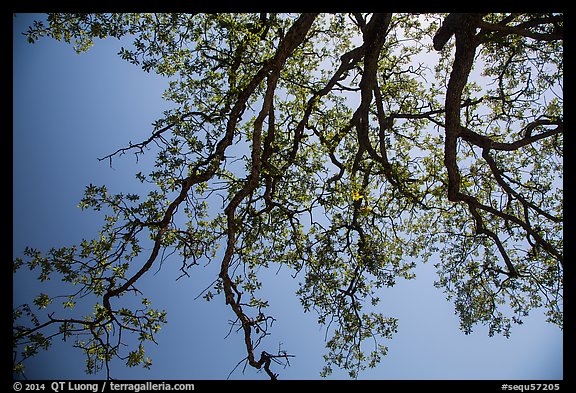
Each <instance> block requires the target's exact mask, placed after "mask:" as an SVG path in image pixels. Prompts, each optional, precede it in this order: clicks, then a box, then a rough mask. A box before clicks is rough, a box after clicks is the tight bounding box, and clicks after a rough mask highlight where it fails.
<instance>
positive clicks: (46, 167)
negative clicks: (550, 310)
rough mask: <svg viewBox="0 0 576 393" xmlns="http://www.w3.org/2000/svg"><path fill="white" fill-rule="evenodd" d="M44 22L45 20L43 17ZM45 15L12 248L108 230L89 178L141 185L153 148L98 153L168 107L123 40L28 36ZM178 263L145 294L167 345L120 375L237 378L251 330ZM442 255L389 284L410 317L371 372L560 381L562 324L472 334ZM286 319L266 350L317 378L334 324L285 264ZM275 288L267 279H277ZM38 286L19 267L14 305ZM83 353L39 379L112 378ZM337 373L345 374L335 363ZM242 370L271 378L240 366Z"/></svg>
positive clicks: (18, 55)
mask: <svg viewBox="0 0 576 393" xmlns="http://www.w3.org/2000/svg"><path fill="white" fill-rule="evenodd" d="M36 17H38V16H36ZM33 19H34V15H31V14H20V15H18V16H17V17H16V18H15V19H14V20H13V21H14V27H13V254H14V256H15V257H16V256H21V255H22V251H23V249H24V247H25V246H31V247H35V248H38V249H40V250H44V251H45V250H48V249H49V248H51V247H61V246H70V245H72V244H75V243H78V242H79V241H81V240H82V238H91V237H92V236H95V235H96V234H97V230H98V226H99V224H100V222H101V221H100V220H101V217H100V216H99V215H98V214H96V213H93V212H89V211H85V212H81V211H80V209H79V208H77V207H76V206H77V204H78V202H79V201H80V199H81V198H82V194H83V190H84V186H85V185H87V184H89V183H93V184H95V185H102V184H106V185H108V188H109V190H110V191H111V192H138V191H139V190H142V185H141V184H140V183H139V182H137V181H136V180H135V179H134V173H136V172H138V171H142V172H143V173H146V170H145V168H146V165H150V163H151V162H152V161H151V160H152V159H153V157H149V158H148V159H147V158H145V157H144V158H141V159H140V161H139V162H138V163H136V160H135V159H134V156H133V155H130V154H128V155H125V156H123V157H121V158H119V159H116V160H115V161H114V162H113V168H110V166H109V164H108V162H107V161H98V159H97V158H98V157H102V156H105V155H107V154H109V153H111V152H113V151H115V150H116V149H118V148H120V147H124V146H126V145H127V144H128V142H129V141H132V142H137V141H141V140H144V139H146V138H147V137H148V136H149V134H150V132H151V129H152V126H151V123H152V122H153V121H154V120H156V119H158V118H160V117H161V116H162V111H163V110H164V109H166V108H168V106H169V104H168V103H167V102H165V101H163V100H162V98H161V95H162V92H163V90H164V88H165V87H166V80H165V79H162V78H159V77H157V76H155V75H152V74H147V73H145V72H143V71H142V70H140V69H139V68H137V67H135V66H133V65H131V64H129V63H127V62H125V61H123V60H121V59H120V58H119V57H118V56H116V53H117V52H118V50H119V48H120V46H121V43H120V42H119V41H118V40H115V39H109V40H105V41H97V42H96V43H95V45H94V47H93V48H92V49H90V50H89V51H88V52H87V53H84V54H81V55H77V54H76V53H75V52H74V50H73V49H72V47H71V46H69V45H67V44H64V43H59V42H56V41H53V40H49V39H43V40H40V41H39V42H37V43H36V44H34V45H30V44H28V43H27V42H26V38H25V37H24V36H22V35H21V33H22V32H23V31H25V30H27V28H28V26H29V25H30V24H31V23H32V20H33ZM178 268H179V264H178V263H177V262H176V263H174V264H172V265H170V264H166V265H165V266H163V267H162V269H161V270H160V271H158V272H156V269H152V270H151V271H150V272H148V274H147V276H146V277H145V278H144V282H143V283H142V285H141V287H140V289H141V290H142V291H143V292H144V293H145V295H146V296H147V297H148V298H149V299H150V300H151V301H152V304H153V306H154V307H156V308H160V309H165V310H166V311H167V312H168V318H167V319H168V324H166V325H165V326H164V327H163V328H162V330H161V331H160V333H159V335H158V337H157V341H158V344H159V345H158V346H154V345H153V344H152V345H151V346H150V345H149V346H148V353H149V354H150V356H151V357H152V360H153V366H152V369H151V370H149V371H148V370H144V369H142V368H139V367H136V368H127V367H125V366H123V364H121V363H116V364H114V367H115V368H113V370H112V377H114V378H119V379H225V378H227V377H228V374H229V373H230V372H231V371H232V369H233V368H234V367H235V366H236V364H237V363H238V362H239V361H240V360H241V359H242V358H243V357H244V356H245V348H244V346H243V343H242V337H241V336H240V335H237V334H234V333H232V334H231V335H230V336H228V338H225V337H226V335H227V334H228V330H229V325H228V320H229V319H232V317H233V316H232V311H231V310H230V309H229V308H228V307H227V306H226V305H225V304H224V301H223V299H215V300H214V301H212V302H209V303H207V302H205V301H204V300H203V299H201V298H200V299H198V300H194V298H195V297H196V296H197V295H198V294H199V293H200V292H201V291H202V289H204V288H205V287H207V286H208V285H209V284H210V283H211V282H212V281H213V280H214V278H215V277H216V275H217V271H218V266H217V263H214V264H212V265H209V266H208V267H207V268H205V269H196V270H194V271H193V274H192V277H190V278H186V279H181V280H179V281H175V279H176V277H178V275H179V274H178V273H179V271H178ZM434 270H435V269H434V267H433V265H432V263H429V264H427V265H422V264H419V266H418V268H417V270H416V273H417V278H416V280H412V281H400V282H398V284H397V286H396V287H394V288H391V289H387V290H386V291H385V292H383V293H382V296H381V299H382V303H381V305H380V307H382V309H383V310H384V313H385V315H387V316H393V317H396V318H398V319H399V331H398V333H397V334H396V335H395V338H394V339H393V340H390V341H388V342H386V343H385V344H386V345H388V347H389V352H388V355H387V356H386V357H385V358H384V359H383V361H382V362H381V363H380V365H379V366H378V367H377V368H376V369H371V370H367V371H366V372H364V373H362V374H361V375H360V378H361V379H364V378H365V379H506V380H512V379H520V380H525V379H562V378H563V367H562V359H563V345H562V337H563V336H562V331H561V330H560V329H559V328H558V327H556V326H554V325H550V324H547V323H546V322H545V318H544V316H543V315H542V314H541V313H539V312H533V314H532V315H530V317H528V318H526V319H525V323H524V324H523V325H521V326H514V327H513V329H512V336H511V338H509V339H506V338H504V337H502V336H494V337H488V334H487V329H485V328H482V327H478V328H476V329H475V331H474V333H473V334H471V335H464V334H463V333H462V332H461V331H460V330H459V329H458V325H459V324H458V319H457V317H456V316H455V315H454V309H453V305H452V304H451V303H449V302H447V301H446V300H445V296H444V294H443V293H442V292H441V291H440V290H438V289H436V288H434V286H433V282H434V280H435V271H434ZM265 275H266V276H267V277H268V280H264V285H265V289H264V290H265V293H266V294H267V295H268V297H269V299H270V303H271V307H272V313H273V315H274V316H275V317H276V319H277V321H276V322H275V323H274V329H273V330H272V333H273V335H272V336H271V337H270V338H269V340H268V341H267V343H268V344H267V346H266V348H262V349H266V350H268V351H269V352H274V351H275V350H276V349H277V348H278V345H280V344H281V346H282V349H285V350H286V351H288V352H289V353H291V354H294V355H295V357H294V358H291V359H290V364H291V367H289V368H287V369H282V368H278V367H277V368H276V369H274V371H275V372H278V373H280V378H282V379H317V378H319V376H318V374H319V372H320V370H321V369H322V366H323V359H322V354H323V353H324V341H323V340H324V330H323V328H322V327H320V326H319V325H318V324H317V323H316V315H315V314H304V312H303V310H302V309H301V307H300V303H299V301H298V299H297V297H296V296H295V295H294V291H295V290H296V288H297V283H296V282H293V281H292V280H291V278H290V276H289V274H288V272H286V271H281V272H280V273H279V274H276V272H275V271H272V272H266V273H265ZM267 283H268V287H266V284H267ZM37 293H38V283H37V282H35V280H33V279H31V277H26V276H25V275H23V274H18V275H17V276H16V278H15V280H14V303H15V304H20V303H21V302H24V301H30V299H31V297H33V296H35V295H36V294H37ZM83 361H84V360H83V357H82V354H81V353H80V351H78V350H76V349H74V348H72V347H71V345H69V343H61V342H56V343H55V344H54V345H53V347H52V348H51V350H50V351H48V352H44V353H41V354H40V355H39V356H37V357H36V358H35V359H32V360H31V361H29V362H28V363H27V365H26V366H27V377H28V378H29V379H42V378H46V379H59V378H61V379H75V378H79V379H87V378H98V379H101V378H105V374H98V375H95V376H88V375H86V374H85V373H84V365H83ZM332 378H347V374H346V373H345V372H338V371H337V370H335V372H334V374H333V376H332ZM231 379H266V375H265V374H264V373H259V372H257V371H255V370H253V369H251V368H246V372H245V373H244V374H243V373H242V367H241V366H240V367H239V368H238V369H236V371H235V372H234V373H233V374H232V375H231Z"/></svg>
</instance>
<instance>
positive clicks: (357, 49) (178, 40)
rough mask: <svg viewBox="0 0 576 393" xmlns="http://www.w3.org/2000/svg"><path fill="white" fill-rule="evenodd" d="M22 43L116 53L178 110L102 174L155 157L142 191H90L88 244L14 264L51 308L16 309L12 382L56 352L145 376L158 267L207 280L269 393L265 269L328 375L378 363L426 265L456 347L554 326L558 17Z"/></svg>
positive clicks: (83, 35)
mask: <svg viewBox="0 0 576 393" xmlns="http://www.w3.org/2000/svg"><path fill="white" fill-rule="evenodd" d="M26 35H27V37H28V40H29V41H30V42H31V43H34V42H36V41H37V40H38V39H41V38H42V37H51V38H54V39H57V40H61V41H65V42H68V43H70V44H72V45H73V47H74V49H75V50H76V51H77V52H79V53H80V52H84V51H86V50H88V49H89V48H90V46H91V45H92V44H93V43H94V41H95V40H96V39H103V38H106V37H115V38H121V39H122V41H121V42H122V43H123V44H125V45H124V46H123V47H122V49H121V50H120V52H119V55H120V56H121V57H122V58H123V59H125V60H126V61H128V62H130V63H133V64H134V65H136V66H138V67H141V68H142V70H144V71H146V72H151V73H156V74H159V75H163V76H167V77H169V80H170V82H169V86H168V87H167V89H166V92H165V97H166V98H167V99H168V100H170V101H171V102H172V103H173V104H174V106H173V108H172V109H170V110H167V111H165V112H164V116H163V117H162V118H160V119H158V120H157V121H156V122H155V123H154V124H153V125H152V127H151V131H150V135H149V136H148V137H147V138H145V139H143V140H141V141H138V142H136V143H127V144H126V145H125V146H122V147H119V148H118V150H116V151H114V152H111V153H110V154H109V155H107V156H105V157H101V159H102V160H109V161H110V163H112V160H115V159H117V158H118V157H120V156H122V155H125V154H135V155H136V156H137V157H138V156H140V155H143V154H155V157H156V158H155V165H154V168H153V169H152V170H150V171H149V172H148V173H141V172H139V173H137V174H136V177H137V179H138V180H140V181H141V182H143V183H148V184H150V185H152V186H153V187H154V189H153V190H152V191H151V192H149V193H148V194H147V195H137V194H131V193H117V194H112V193H110V192H109V191H108V189H107V188H106V186H105V185H100V186H98V185H92V184H91V185H89V186H87V187H86V189H85V193H84V197H83V198H82V200H81V202H80V207H81V208H82V209H94V210H98V211H101V212H102V214H104V224H103V226H102V227H101V228H100V230H99V236H98V237H96V238H94V239H91V240H84V241H82V242H81V243H80V244H77V245H72V246H64V247H60V248H52V249H50V250H49V251H47V252H40V251H39V250H36V249H34V248H31V247H30V248H26V250H24V255H23V256H20V257H16V258H15V259H14V264H13V265H14V271H15V272H16V271H17V270H18V269H23V268H27V269H30V270H31V271H33V272H36V273H37V274H38V279H39V280H41V281H46V280H56V281H58V280H59V281H62V285H60V286H59V288H63V289H62V291H63V292H62V293H53V294H46V293H42V294H39V295H38V296H37V297H36V298H35V300H34V302H33V304H21V305H15V308H14V312H13V318H14V322H13V345H14V371H15V372H22V371H23V369H24V368H23V362H24V361H25V360H26V359H27V358H29V357H31V356H33V355H35V354H36V353H38V351H39V350H40V349H47V348H48V347H49V346H50V344H51V342H52V341H53V340H55V339H59V338H66V339H68V342H70V343H73V345H75V346H76V347H78V348H79V349H80V350H81V351H83V352H84V354H85V356H86V360H87V371H88V372H96V371H98V370H101V369H105V370H106V373H107V376H108V377H110V367H109V366H110V362H111V361H112V360H113V359H122V360H123V361H124V362H126V364H127V365H128V366H135V365H142V366H144V367H149V366H150V364H151V360H150V359H149V358H148V357H147V356H146V352H145V349H146V343H147V342H150V341H154V340H155V337H156V335H157V334H159V330H160V328H161V326H162V325H163V324H164V323H165V322H166V314H165V312H163V311H162V310H157V309H154V308H152V306H151V303H150V300H148V297H147V296H146V294H145V293H142V292H141V291H140V289H139V280H140V279H141V278H142V277H143V276H145V275H147V274H150V271H151V268H152V267H153V266H157V265H158V263H159V260H160V259H161V258H162V257H161V256H162V255H164V254H169V255H172V256H171V258H177V259H178V260H179V261H180V262H181V265H180V271H181V275H182V277H185V276H187V275H188V274H189V272H190V271H191V269H201V268H202V266H205V265H206V264H207V263H211V264H217V265H218V266H219V269H218V270H219V274H218V276H217V277H214V283H213V285H212V286H211V287H210V288H208V289H206V291H205V292H204V297H205V298H206V299H207V300H212V301H222V302H225V303H226V305H228V306H229V310H230V313H231V315H232V318H233V320H234V322H233V324H234V327H235V328H236V329H238V331H239V332H240V335H239V337H240V339H241V340H242V341H243V343H244V346H245V353H244V354H241V353H239V354H238V357H239V359H242V357H245V362H246V363H247V364H248V365H249V366H251V367H254V368H256V369H263V370H264V371H265V372H266V373H267V375H268V376H269V377H270V378H271V379H275V378H276V377H277V373H276V372H275V370H274V366H276V364H277V363H283V362H287V361H288V360H289V356H290V355H291V353H290V352H289V349H287V351H284V350H275V349H273V348H268V347H267V346H266V345H267V340H266V338H267V337H268V336H269V335H270V334H271V333H272V330H271V328H270V326H271V322H273V321H274V319H275V318H282V314H281V312H279V311H277V312H274V311H273V307H272V306H271V305H270V304H269V302H268V301H267V300H266V299H265V298H262V296H261V294H260V289H261V288H262V286H266V285H267V283H266V282H262V281H261V280H260V278H259V274H258V272H259V271H260V269H265V268H277V267H278V266H283V267H285V268H287V269H290V271H291V272H292V273H293V277H294V278H295V279H296V280H298V282H299V289H298V291H297V293H296V296H298V297H299V299H300V302H301V304H302V307H303V308H304V310H305V311H314V312H316V313H317V315H318V318H319V323H320V324H322V325H325V326H326V333H327V340H326V349H327V352H326V354H325V356H324V359H325V362H326V366H325V368H324V369H323V370H322V375H328V374H329V373H330V372H331V371H332V369H333V367H339V368H343V369H345V370H348V371H349V373H350V376H352V377H356V376H357V375H358V373H359V372H360V371H361V370H363V369H365V368H366V367H374V366H375V365H377V364H378V362H379V361H380V360H381V357H382V356H383V355H385V354H386V352H387V348H386V346H385V345H383V344H382V339H383V338H390V337H392V336H393V334H394V333H395V332H396V330H397V321H396V319H395V318H393V317H389V316H386V310H382V309H381V308H380V307H379V295H380V294H381V293H382V291H383V290H384V289H383V288H385V287H391V286H394V285H395V283H396V282H397V281H398V280H399V279H411V278H413V277H414V273H413V269H414V267H415V266H416V264H420V263H423V262H426V261H427V260H429V259H431V258H433V259H434V260H435V261H437V264H436V265H435V266H436V268H437V272H438V281H437V282H436V285H437V286H438V287H439V288H441V289H442V290H443V291H445V293H446V294H447V296H448V297H449V299H451V301H453V303H454V305H455V310H456V313H457V314H458V316H459V318H460V322H461V329H462V330H463V331H464V332H466V333H469V332H471V331H472V329H473V327H474V326H475V325H477V324H483V325H487V326H488V327H489V334H491V335H492V334H495V333H500V334H504V335H509V334H510V328H511V325H512V324H513V323H518V324H519V323H521V322H522V318H523V317H525V316H526V315H528V313H529V311H530V310H532V309H535V308H544V309H545V310H546V315H547V318H548V321H549V322H551V323H554V324H556V325H558V326H559V327H562V318H563V314H562V291H563V232H562V231H563V215H562V214H563V187H562V174H563V169H562V157H563V106H562V104H563V98H562V97H563V93H562V89H563V15H562V14H559V13H482V14H396V13H394V14H393V13H383V14H379V13H374V14H365V13H350V14H313V13H306V14H275V13H256V14H250V13H245V14H244V13H237V14H176V13H171V14H49V15H48V17H47V21H46V22H41V21H38V22H35V23H34V25H33V26H31V27H30V29H29V30H28V32H27V34H26ZM234 147H241V148H242V149H243V150H238V149H236V150H234V149H233V148H234ZM238 151H243V152H246V154H237V152H238ZM144 243H146V244H147V245H149V246H147V247H143V246H142V245H143V244H144ZM79 299H82V301H86V300H87V299H88V300H89V301H90V302H92V304H93V308H92V309H91V311H90V312H89V313H88V314H87V315H83V314H81V313H79V314H75V313H74V311H75V308H74V307H75V304H76V302H77V301H79ZM135 299H136V300H137V301H136V302H135Z"/></svg>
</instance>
